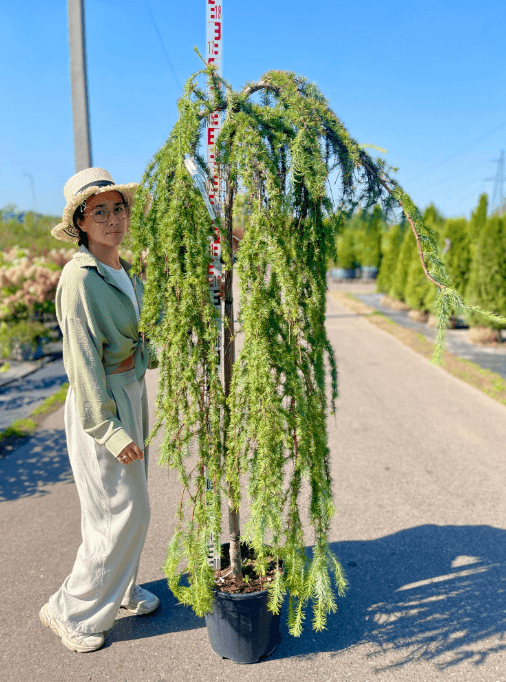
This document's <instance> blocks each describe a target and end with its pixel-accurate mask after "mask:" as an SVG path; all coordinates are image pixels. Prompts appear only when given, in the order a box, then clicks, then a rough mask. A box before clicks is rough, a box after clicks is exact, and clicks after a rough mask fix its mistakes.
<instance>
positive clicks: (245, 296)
mask: <svg viewBox="0 0 506 682" xmlns="http://www.w3.org/2000/svg"><path fill="white" fill-rule="evenodd" d="M202 80H204V81H205V80H207V82H211V83H212V86H213V87H212V89H209V90H208V91H206V89H205V86H204V87H202V85H199V83H201V81H202ZM178 109H179V119H178V121H177V123H176V124H175V126H174V128H173V130H172V133H171V135H170V137H169V138H168V140H167V142H166V143H165V144H164V146H163V147H162V148H161V149H160V150H159V151H158V152H157V154H156V155H155V156H154V158H153V160H152V161H151V163H150V164H149V165H148V167H147V169H146V172H145V174H144V176H143V179H142V183H141V185H140V187H139V189H138V194H137V200H136V203H135V205H134V209H133V212H132V217H131V236H132V242H133V251H134V267H135V268H136V269H137V272H140V271H141V267H142V265H143V258H144V257H145V254H148V255H147V266H146V267H147V285H146V289H145V302H144V308H143V311H142V316H141V321H140V325H141V329H142V330H143V333H144V334H146V336H147V337H148V338H149V339H150V342H152V343H153V344H154V345H155V347H156V348H157V349H158V351H159V360H160V378H159V388H158V395H157V400H156V418H155V425H154V428H153V430H152V433H151V435H150V439H152V438H153V437H154V435H155V434H156V433H157V431H158V429H159V428H160V427H161V426H162V425H163V428H164V435H163V440H162V443H161V446H160V452H161V457H160V463H163V464H166V465H169V466H170V467H172V468H174V469H175V470H177V472H178V475H179V479H180V482H181V485H182V494H181V500H180V503H179V506H178V512H177V524H176V529H175V532H174V535H173V537H172V539H171V541H170V543H169V547H168V550H167V559H166V563H165V572H166V575H167V578H168V582H169V586H170V588H171V590H172V592H173V593H174V595H175V596H176V597H177V598H178V599H179V600H180V602H182V603H184V604H187V605H191V606H192V607H193V608H194V610H195V611H196V613H197V614H199V615H202V614H204V613H206V612H208V611H210V610H211V609H212V604H213V592H212V588H213V587H215V583H214V580H215V576H214V570H213V568H212V567H211V566H210V565H209V563H208V552H209V547H208V541H209V538H210V537H213V538H218V539H219V538H220V537H221V519H222V509H221V500H222V497H223V496H224V497H226V499H227V500H228V506H229V530H230V559H231V568H232V571H233V575H234V576H235V578H236V582H237V583H238V584H240V582H241V580H242V573H241V556H240V548H239V535H241V538H242V540H244V541H247V542H248V543H249V545H250V547H252V548H253V550H254V552H255V555H256V557H257V563H256V570H257V571H258V572H259V574H260V579H261V580H262V576H265V573H266V567H267V565H268V563H269V561H271V560H272V558H273V557H274V558H275V561H276V562H277V565H278V566H281V565H282V566H283V570H278V571H276V572H275V577H274V579H273V580H272V581H271V582H269V583H265V585H266V586H268V589H269V592H270V594H269V602H268V607H269V609H270V610H271V611H273V612H274V613H279V610H280V608H281V605H282V602H283V599H284V597H285V595H286V594H288V596H289V616H288V626H289V630H290V632H291V633H292V634H293V635H295V636H298V635H300V633H301V631H302V622H303V619H304V613H305V608H306V606H307V604H308V602H311V603H312V606H313V615H314V618H313V627H314V629H316V630H321V629H323V628H324V627H325V624H326V618H327V614H329V613H330V612H332V611H335V609H336V599H335V588H337V592H338V594H342V593H343V592H344V589H345V586H346V580H345V577H344V574H343V571H342V569H341V566H340V564H339V561H338V559H337V557H336V556H335V555H334V554H333V553H332V551H331V549H330V547H329V543H328V531H329V525H330V520H331V518H332V516H333V514H334V511H335V510H334V504H333V500H332V490H331V477H330V466H329V448H328V443H327V441H328V438H327V428H326V414H327V407H328V405H327V394H326V376H327V375H330V389H331V390H330V393H331V400H330V403H331V404H330V408H331V412H332V413H334V412H335V400H336V398H337V370H336V363H335V358H334V353H333V350H332V347H331V345H330V343H329V341H328V339H327V336H326V331H325V296H326V272H327V264H328V262H329V259H330V258H332V259H335V243H336V236H337V233H338V231H339V226H340V224H341V223H342V222H343V221H344V220H346V219H347V217H349V216H350V215H351V214H352V213H353V211H354V209H355V208H356V206H357V205H358V204H359V203H360V205H361V206H362V209H363V210H367V208H369V207H371V206H373V205H375V204H377V203H379V204H380V205H381V206H382V208H383V211H384V214H385V216H388V214H389V212H391V211H393V210H394V209H395V208H398V207H401V208H402V211H403V212H404V214H405V216H406V219H407V220H408V221H409V224H410V226H411V229H412V231H413V235H414V238H415V239H416V242H417V246H418V251H419V255H420V259H421V262H422V265H423V269H424V271H425V274H426V275H427V277H428V278H429V279H430V280H431V281H432V282H433V283H434V285H435V286H437V287H438V289H439V296H438V300H437V312H438V316H439V330H438V336H437V346H436V355H435V358H434V360H435V362H439V358H440V353H441V347H442V342H443V336H444V330H445V326H446V322H447V320H448V317H449V315H450V313H451V311H452V309H453V308H454V307H456V306H459V305H460V306H463V307H467V308H470V309H472V310H478V311H481V310H480V309H478V308H476V307H472V306H468V305H466V304H465V303H464V301H463V300H462V299H461V297H460V296H459V294H458V293H457V291H456V290H455V289H454V288H453V286H452V284H451V282H450V279H449V276H448V274H447V272H446V271H445V269H444V266H443V263H442V262H441V260H440V257H439V254H438V250H437V245H436V238H435V234H434V233H433V231H432V230H431V229H430V228H429V227H427V226H426V225H424V224H423V221H422V218H421V215H420V212H419V211H418V209H417V208H416V207H415V205H414V204H413V202H412V201H411V199H410V198H409V196H408V195H407V194H406V192H404V191H403V190H402V188H401V187H400V186H399V184H398V183H397V182H396V180H395V179H393V178H391V177H390V176H389V175H388V172H387V170H389V169H387V168H386V166H385V163H384V162H383V161H381V160H373V159H372V158H370V156H369V155H368V154H367V153H366V152H365V150H364V149H363V148H361V147H360V145H359V144H358V143H357V142H356V141H355V140H353V139H352V138H351V137H350V135H349V134H348V132H347V131H346V129H345V127H344V126H343V124H342V123H341V121H340V120H339V118H338V117H337V116H336V115H335V113H334V112H333V111H332V110H331V109H330V107H329V105H328V102H327V100H326V99H325V98H324V96H323V95H322V94H321V92H320V91H319V89H318V88H317V87H316V86H315V85H314V84H312V83H310V82H308V81H307V80H306V79H305V78H304V77H301V76H297V75H295V74H294V73H291V72H286V71H269V72H268V73H266V74H265V75H264V76H263V77H262V78H261V79H260V80H259V81H258V82H257V83H249V84H247V85H246V86H245V87H244V89H243V90H242V91H240V92H238V91H234V90H233V89H232V88H231V86H230V85H229V84H228V83H227V82H226V81H225V80H224V79H222V78H221V77H220V76H218V75H217V73H216V72H215V70H214V69H213V67H206V68H205V69H203V70H202V71H199V72H198V73H196V74H194V75H193V76H192V77H191V78H190V79H189V80H188V81H187V83H186V85H185V88H184V93H183V96H182V97H181V99H180V100H179V103H178ZM213 111H221V112H225V114H224V116H225V118H224V123H223V128H222V132H221V133H220V136H219V138H218V141H217V153H218V160H219V162H220V164H221V168H222V172H223V174H224V179H225V186H226V191H225V198H224V202H223V210H222V214H221V219H219V220H218V225H219V229H220V232H221V240H222V249H223V262H224V272H225V296H224V298H225V305H224V320H223V321H224V337H225V338H224V347H225V362H224V385H222V382H221V380H220V376H219V371H218V359H217V353H216V340H217V334H218V333H219V332H218V328H217V324H216V320H217V316H218V315H219V313H218V312H216V309H215V307H214V306H213V304H212V301H211V297H210V293H209V283H208V274H207V268H208V262H209V241H210V239H211V238H212V236H213V231H214V226H213V223H212V221H211V218H210V217H209V214H208V211H207V209H206V206H205V203H204V201H203V199H202V197H201V195H200V194H199V192H198V190H197V189H196V188H195V186H194V184H193V183H192V179H191V177H190V175H189V173H188V171H187V169H186V167H185V165H184V161H185V157H188V156H190V157H193V158H194V159H195V163H197V164H199V165H200V166H201V168H202V169H203V171H204V172H207V169H206V164H205V161H204V159H203V158H202V156H201V149H202V145H201V142H202V136H203V134H204V131H205V127H206V118H207V116H208V115H209V114H210V113H212V112H213ZM238 190H240V191H241V192H246V195H247V201H248V204H249V210H250V222H249V226H248V229H247V230H246V232H245V235H244V238H243V240H242V242H241V244H240V248H239V251H238V255H237V263H236V265H235V267H234V268H233V267H232V257H231V245H232V213H233V205H234V198H235V196H236V193H237V191H238ZM149 195H151V196H149ZM334 195H335V196H334ZM146 202H148V203H149V202H150V208H149V211H148V212H147V213H146V214H144V213H143V210H142V207H143V206H145V204H146ZM429 268H430V272H429ZM234 269H235V270H236V271H237V273H238V278H239V292H240V298H239V300H240V314H239V324H240V331H241V333H242V334H243V338H244V344H243V348H242V350H241V352H240V353H239V355H238V357H237V358H234V351H233V349H234V328H233V313H232V303H231V300H232V277H233V271H234ZM481 312H483V311H481ZM161 313H163V315H162V318H161V321H160V317H161ZM492 317H494V318H496V319H501V320H502V319H503V318H498V316H492ZM206 476H207V477H208V478H209V479H210V480H211V481H212V490H208V489H207V486H206ZM241 480H244V481H247V495H248V498H249V512H250V514H249V519H248V521H247V523H246V524H245V527H244V528H243V529H242V531H241V532H240V530H239V518H238V510H239V504H240V500H241ZM304 484H309V487H310V491H311V492H310V504H309V518H308V519H303V518H302V516H303V514H302V504H301V490H302V488H303V485H304ZM304 520H305V521H308V522H309V525H310V526H311V527H312V528H313V530H314V534H313V535H312V537H311V538H310V540H311V542H312V543H313V551H312V556H311V557H310V556H309V555H308V552H307V551H306V544H307V542H306V538H305V533H304V529H303V521H304ZM218 551H219V549H218ZM183 572H184V573H187V577H188V580H187V584H184V581H182V580H181V578H182V575H183ZM332 579H334V580H335V587H334V586H333V585H332Z"/></svg>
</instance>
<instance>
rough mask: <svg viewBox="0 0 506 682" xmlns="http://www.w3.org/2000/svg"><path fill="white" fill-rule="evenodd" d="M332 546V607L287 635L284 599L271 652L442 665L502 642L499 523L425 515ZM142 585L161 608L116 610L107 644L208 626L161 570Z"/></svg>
mask: <svg viewBox="0 0 506 682" xmlns="http://www.w3.org/2000/svg"><path fill="white" fill-rule="evenodd" d="M332 549H333V551H334V552H336V554H337V555H338V556H339V558H340V560H341V562H342V564H343V566H344V568H345V569H346V573H347V577H348V580H349V589H348V592H347V595H346V596H345V597H344V598H342V599H338V611H337V613H336V614H331V615H330V616H329V619H328V622H327V629H326V630H325V631H323V632H320V633H317V632H314V631H313V630H312V629H311V617H312V614H311V610H310V609H308V610H307V612H306V621H305V628H304V631H303V633H302V636H301V637H300V638H294V637H292V636H291V635H290V634H289V633H288V628H287V624H286V621H287V603H286V600H285V604H284V605H283V610H282V614H281V637H282V639H281V644H280V645H279V647H278V649H277V650H276V651H275V652H274V653H273V654H272V655H271V656H269V658H268V660H273V659H284V658H293V657H304V658H309V659H310V658H312V657H313V656H315V655H316V654H318V653H328V654H330V655H331V656H334V657H335V658H336V664H337V662H338V659H339V656H340V655H341V654H343V653H344V652H346V651H347V650H349V649H351V648H354V647H356V646H359V645H364V647H363V651H362V652H361V653H360V656H361V657H366V658H369V659H371V660H372V661H374V660H376V661H377V667H376V671H377V672H380V671H382V670H385V669H392V668H402V667H404V666H405V665H408V664H413V663H415V664H416V663H417V662H418V663H419V662H432V663H433V664H434V666H435V667H436V668H437V669H439V670H446V669H449V668H452V667H456V666H458V665H459V664H460V663H464V662H468V663H471V664H474V665H475V666H480V665H481V664H483V663H484V662H485V661H486V660H487V659H488V657H490V656H493V655H494V654H497V653H500V652H501V651H503V650H504V649H506V591H505V587H506V531H503V530H500V529H498V528H492V527H490V526H434V525H426V526H419V527H417V528H411V529H408V530H402V531H400V532H398V533H395V534H393V535H389V536H386V537H384V538H379V539H377V540H370V541H363V542H360V541H356V542H339V543H334V544H333V545H332ZM144 587H146V588H147V589H149V590H150V591H151V592H153V593H154V594H156V595H157V596H158V597H159V598H160V600H161V606H160V609H159V610H158V611H157V612H155V613H154V614H152V615H149V616H144V617H141V618H137V617H130V616H127V617H120V618H119V619H118V620H117V621H116V625H115V627H114V629H113V630H112V631H111V632H110V633H109V635H108V637H107V640H106V646H107V644H108V643H109V644H110V643H112V642H114V641H120V640H134V639H143V638H144V637H154V636H157V635H161V634H166V633H170V632H179V631H184V630H193V629H198V628H202V627H205V621H204V619H203V618H199V617H197V616H196V615H195V613H194V612H193V611H192V610H191V609H190V608H188V607H185V606H182V605H180V604H178V602H177V601H176V599H175V598H174V596H173V595H172V593H171V592H170V590H169V588H168V586H167V582H166V581H165V580H157V581H155V582H152V583H146V584H145V585H144ZM125 613H126V612H125Z"/></svg>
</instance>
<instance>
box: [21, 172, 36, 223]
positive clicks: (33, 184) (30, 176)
mask: <svg viewBox="0 0 506 682" xmlns="http://www.w3.org/2000/svg"><path fill="white" fill-rule="evenodd" d="M23 175H24V176H26V177H27V178H28V179H29V180H30V184H31V185H32V199H33V214H34V216H35V214H36V213H37V202H36V200H35V180H34V179H33V175H30V173H26V172H25V171H23Z"/></svg>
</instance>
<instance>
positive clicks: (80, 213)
mask: <svg viewBox="0 0 506 682" xmlns="http://www.w3.org/2000/svg"><path fill="white" fill-rule="evenodd" d="M114 191H115V192H118V190H114ZM118 194H119V195H120V197H121V200H122V201H123V203H124V204H125V205H126V206H128V204H127V202H126V201H125V197H124V196H123V195H122V194H121V192H118ZM93 196H95V195H94V194H90V197H93ZM90 197H87V199H89V198H90ZM85 205H86V200H85V201H83V202H82V203H81V204H79V206H78V207H77V208H76V210H75V211H74V215H73V216H72V222H73V223H74V227H75V228H76V230H77V231H78V233H79V239H78V242H77V245H78V246H81V245H82V246H85V247H86V248H88V245H89V240H88V235H87V233H86V232H84V231H83V230H81V228H80V227H79V225H78V224H77V221H78V220H84V207H85Z"/></svg>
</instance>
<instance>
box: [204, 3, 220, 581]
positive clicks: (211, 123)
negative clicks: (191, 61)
mask: <svg viewBox="0 0 506 682" xmlns="http://www.w3.org/2000/svg"><path fill="white" fill-rule="evenodd" d="M222 26H223V24H222V0H206V61H207V63H208V64H215V65H216V67H217V72H218V74H219V75H221V67H222V40H223V31H222ZM212 87H213V85H212V83H211V82H209V83H208V89H212ZM221 126H222V123H221V113H220V112H218V111H214V112H213V113H211V114H210V115H209V116H208V118H207V138H206V142H207V167H208V169H209V175H210V179H209V180H208V181H207V183H206V184H207V198H208V202H209V204H210V205H211V206H212V207H213V208H215V210H216V212H217V213H221V207H222V205H223V200H222V199H223V197H222V194H223V187H222V178H221V172H220V167H219V165H218V164H217V163H216V140H217V139H218V136H219V134H220V131H221ZM206 204H207V202H206ZM207 275H208V280H209V289H210V291H211V297H212V299H213V304H214V306H215V307H216V309H217V311H218V314H219V321H218V334H217V339H216V353H217V355H218V372H219V375H220V377H221V375H222V365H223V362H222V359H223V353H222V329H221V298H220V287H221V277H222V273H221V235H220V231H219V229H218V226H217V225H216V224H215V225H214V237H213V239H212V241H211V242H210V245H209V264H208V266H207ZM206 486H207V489H208V490H212V489H213V483H212V481H210V480H209V479H208V478H207V472H206ZM217 543H218V546H216V544H217ZM219 543H220V538H214V537H213V536H211V537H210V538H209V564H210V565H211V566H212V567H213V568H214V569H215V570H216V569H218V570H219V569H220V568H221V558H220V546H219Z"/></svg>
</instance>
